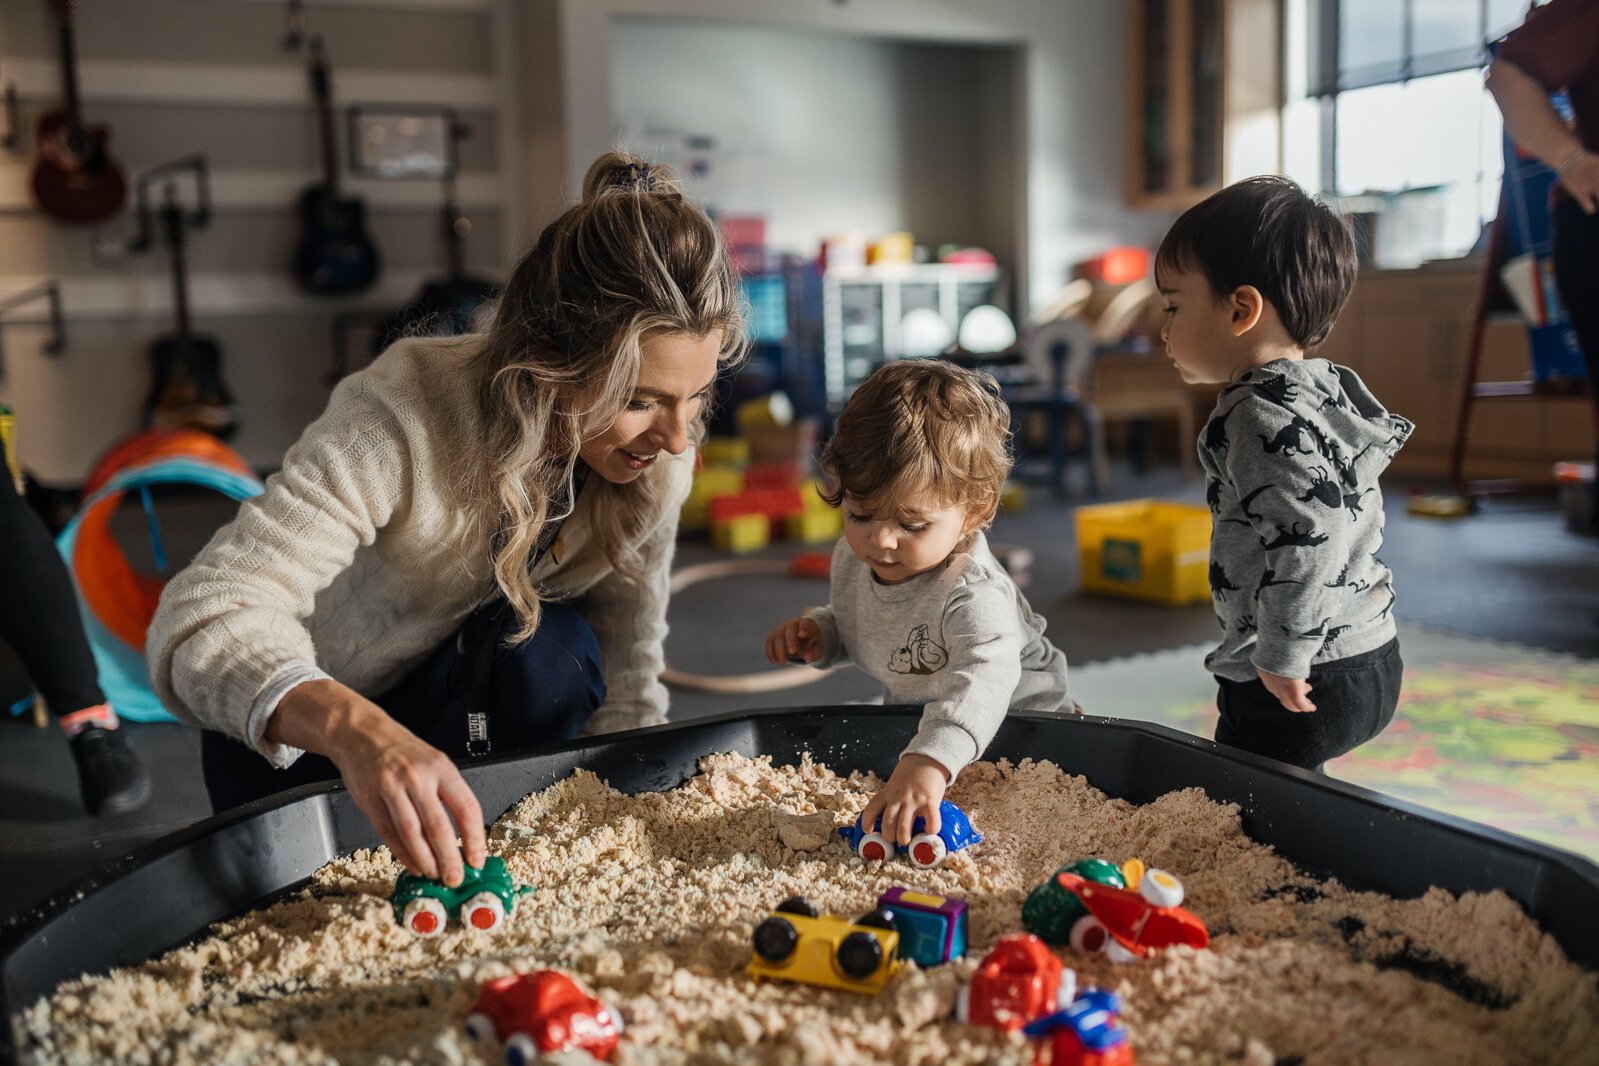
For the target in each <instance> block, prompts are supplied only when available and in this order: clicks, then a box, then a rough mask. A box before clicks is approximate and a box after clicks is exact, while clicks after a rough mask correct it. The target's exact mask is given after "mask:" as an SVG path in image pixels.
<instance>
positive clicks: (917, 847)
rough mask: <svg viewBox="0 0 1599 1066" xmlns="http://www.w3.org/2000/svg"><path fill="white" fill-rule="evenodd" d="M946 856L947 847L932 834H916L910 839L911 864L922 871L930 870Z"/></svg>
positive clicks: (947, 852)
mask: <svg viewBox="0 0 1599 1066" xmlns="http://www.w3.org/2000/svg"><path fill="white" fill-rule="evenodd" d="M948 854H949V847H948V846H947V845H946V844H945V843H944V841H943V840H942V839H941V838H940V837H937V836H934V835H933V834H932V833H918V834H917V835H916V836H913V837H911V846H910V855H911V862H912V863H913V864H915V865H917V866H920V867H921V868H922V869H924V870H931V869H932V868H933V867H935V866H937V865H938V864H939V863H941V862H943V861H944V856H945V855H948Z"/></svg>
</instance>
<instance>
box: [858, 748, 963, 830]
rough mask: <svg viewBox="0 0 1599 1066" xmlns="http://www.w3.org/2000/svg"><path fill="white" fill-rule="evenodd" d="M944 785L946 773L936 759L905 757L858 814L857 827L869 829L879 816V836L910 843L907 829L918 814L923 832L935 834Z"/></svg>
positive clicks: (946, 780) (919, 756)
mask: <svg viewBox="0 0 1599 1066" xmlns="http://www.w3.org/2000/svg"><path fill="white" fill-rule="evenodd" d="M948 785H949V773H948V771H946V770H945V769H944V766H943V764H942V763H940V762H939V761H938V760H936V759H929V758H928V757H927V756H925V755H907V756H905V757H904V758H902V759H900V761H899V765H898V766H896V767H894V773H893V774H892V775H891V776H890V777H889V779H888V784H886V785H884V786H883V787H882V788H881V789H879V790H878V792H877V795H875V796H873V797H872V799H871V802H869V803H868V804H867V805H866V809H865V810H863V811H861V824H862V825H864V826H865V827H866V828H867V829H870V828H871V827H872V826H873V824H875V823H876V821H877V817H878V815H882V817H883V828H882V834H883V837H884V838H885V839H886V840H887V841H888V842H889V843H890V844H909V843H910V842H911V835H912V834H911V826H912V825H914V824H915V823H916V818H917V816H918V815H919V816H921V817H922V818H924V819H926V823H927V824H926V826H925V827H924V829H925V831H926V832H929V833H936V832H938V831H939V829H940V828H942V826H941V825H940V824H939V820H938V805H939V804H940V803H941V802H943V799H944V789H945V788H946V787H947V786H948Z"/></svg>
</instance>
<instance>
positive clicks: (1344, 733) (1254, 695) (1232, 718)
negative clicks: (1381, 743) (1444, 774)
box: [1216, 637, 1405, 771]
mask: <svg viewBox="0 0 1599 1066" xmlns="http://www.w3.org/2000/svg"><path fill="white" fill-rule="evenodd" d="M1404 668H1405V663H1404V660H1403V659H1401V658H1400V657H1399V638H1398V637H1395V638H1394V639H1393V640H1390V641H1389V642H1388V643H1387V644H1384V645H1383V646H1382V647H1380V648H1374V649H1372V650H1371V651H1368V652H1364V653H1362V654H1360V655H1351V656H1350V657H1349V658H1347V659H1335V660H1333V661H1332V662H1330V663H1322V664H1321V665H1319V666H1312V667H1311V668H1310V679H1309V680H1310V702H1311V703H1314V704H1315V705H1316V709H1315V711H1313V712H1311V713H1309V714H1300V713H1297V712H1295V711H1290V710H1289V709H1288V708H1286V707H1284V706H1283V705H1282V702H1281V701H1280V700H1278V699H1277V697H1276V696H1273V695H1272V694H1271V692H1270V690H1268V689H1267V688H1266V686H1265V685H1264V684H1262V683H1261V681H1260V679H1259V678H1256V679H1255V680H1254V681H1229V680H1227V679H1226V678H1225V677H1218V678H1216V682H1217V684H1218V685H1219V686H1220V691H1218V692H1217V694H1216V708H1217V710H1219V711H1220V712H1221V719H1220V720H1219V721H1218V722H1217V723H1216V742H1217V743H1218V744H1229V745H1231V746H1232V747H1235V748H1243V749H1244V750H1245V751H1252V752H1254V753H1255V754H1256V755H1264V756H1266V757H1267V758H1269V759H1277V760H1280V761H1282V762H1286V763H1292V764H1293V765H1295V766H1298V767H1301V768H1303V769H1306V770H1317V771H1319V770H1321V768H1322V764H1324V763H1325V762H1326V761H1327V760H1328V759H1336V758H1338V756H1340V755H1345V754H1347V753H1349V752H1351V751H1354V750H1355V749H1356V748H1358V747H1360V746H1361V745H1362V744H1364V743H1366V741H1368V740H1370V739H1371V738H1372V737H1374V736H1376V735H1377V734H1378V733H1381V732H1382V731H1383V730H1384V729H1386V728H1388V723H1389V722H1391V721H1393V720H1394V710H1395V709H1396V708H1397V707H1398V706H1399V683H1400V679H1401V676H1402V675H1403V673H1404Z"/></svg>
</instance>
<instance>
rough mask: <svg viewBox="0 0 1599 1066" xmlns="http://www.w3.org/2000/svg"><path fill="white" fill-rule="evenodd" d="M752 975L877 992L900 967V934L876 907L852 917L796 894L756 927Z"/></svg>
mask: <svg viewBox="0 0 1599 1066" xmlns="http://www.w3.org/2000/svg"><path fill="white" fill-rule="evenodd" d="M751 939H752V941H753V944H754V948H755V957H754V958H752V959H751V960H750V965H749V973H750V979H751V980H753V981H757V982H758V981H760V980H761V979H762V978H766V979H768V980H774V979H775V980H780V981H800V982H803V983H805V984H808V985H821V986H822V987H823V988H842V989H845V990H847V991H850V992H859V993H861V994H862V995H867V996H875V995H877V993H879V992H881V991H882V990H883V986H884V985H886V984H888V979H889V978H890V977H892V976H893V975H894V971H895V970H896V969H898V968H899V933H898V932H897V931H896V930H895V929H894V921H893V918H892V917H891V916H890V915H889V914H888V912H887V911H885V910H883V909H882V908H881V907H879V908H878V909H877V910H874V911H871V912H869V913H867V914H864V915H862V916H861V917H859V918H857V919H856V920H855V921H853V922H852V921H848V920H847V919H844V918H837V917H834V916H833V915H831V914H827V915H823V914H819V913H818V912H817V910H816V907H815V905H814V904H812V903H811V901H810V900H808V899H805V898H804V897H802V896H795V897H794V898H792V899H789V900H785V901H784V902H782V903H780V904H778V907H777V909H776V910H775V911H773V912H772V914H771V916H770V917H768V918H767V919H766V920H765V921H763V922H761V924H760V925H758V926H756V927H755V935H754V936H753V937H752V938H751Z"/></svg>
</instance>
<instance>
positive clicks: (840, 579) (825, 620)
mask: <svg viewBox="0 0 1599 1066" xmlns="http://www.w3.org/2000/svg"><path fill="white" fill-rule="evenodd" d="M854 561H855V556H854V554H853V553H852V552H851V551H850V548H849V544H848V543H847V542H846V541H845V540H844V538H843V537H840V538H839V539H838V543H837V544H834V545H833V562H832V567H831V570H830V573H831V576H830V577H829V579H828V594H829V596H828V603H827V606H826V607H812V608H811V609H810V610H808V611H806V612H805V617H807V618H809V619H810V620H811V621H813V622H815V623H816V628H817V629H819V630H821V631H822V657H821V658H820V659H817V660H816V661H815V662H814V663H812V664H811V665H812V666H814V667H816V669H818V670H827V669H829V668H831V667H834V666H848V665H849V661H850V659H849V649H848V648H846V647H845V646H844V640H843V637H842V636H841V635H840V633H839V626H838V614H837V613H836V612H835V610H834V608H833V605H834V604H835V603H838V602H839V597H838V589H839V588H840V586H841V585H843V584H844V583H845V582H847V581H849V580H851V579H852V578H853V577H854V576H855V575H853V574H852V572H851V564H852V563H853V562H854Z"/></svg>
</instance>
